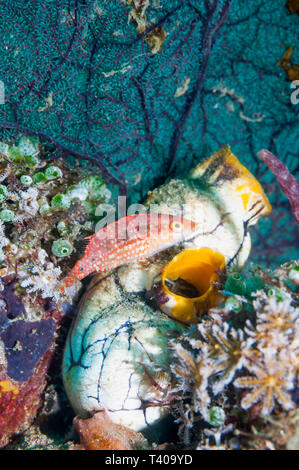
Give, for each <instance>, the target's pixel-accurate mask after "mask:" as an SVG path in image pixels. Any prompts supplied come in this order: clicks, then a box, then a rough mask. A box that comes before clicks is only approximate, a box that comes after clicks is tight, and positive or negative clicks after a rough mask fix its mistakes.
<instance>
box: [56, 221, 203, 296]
mask: <svg viewBox="0 0 299 470" xmlns="http://www.w3.org/2000/svg"><path fill="white" fill-rule="evenodd" d="M199 227H200V225H199V224H198V223H195V222H193V221H192V220H189V219H185V218H183V217H182V216H173V215H170V214H135V215H131V216H127V217H123V218H121V219H119V220H117V221H116V222H112V223H111V224H109V225H107V226H106V227H104V228H103V229H101V230H99V231H98V232H96V233H95V234H94V235H91V236H89V237H86V240H88V245H87V247H86V250H85V252H84V256H83V257H82V258H81V259H80V260H79V261H78V262H77V263H76V264H75V266H74V267H73V269H72V270H71V272H70V273H69V274H68V275H67V276H66V277H65V278H64V279H63V281H62V285H61V287H60V290H61V291H64V290H65V288H66V287H70V286H71V285H72V284H73V283H74V282H76V281H78V280H81V279H83V278H85V277H86V276H88V275H89V274H92V273H95V272H103V271H107V270H110V269H113V268H117V267H118V266H121V265H123V264H127V263H130V262H132V261H137V260H139V261H140V260H143V259H145V258H148V257H150V256H153V255H155V254H156V253H159V252H160V251H163V250H166V249H167V248H170V247H171V246H174V245H177V244H179V243H182V242H185V241H188V240H190V239H191V238H192V237H193V236H195V235H196V234H197V233H198V231H199Z"/></svg>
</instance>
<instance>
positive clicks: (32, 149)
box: [18, 137, 39, 157]
mask: <svg viewBox="0 0 299 470" xmlns="http://www.w3.org/2000/svg"><path fill="white" fill-rule="evenodd" d="M18 147H19V149H20V151H21V152H22V154H23V155H24V156H26V157H27V156H32V155H36V154H37V153H38V152H39V149H38V141H37V140H36V139H34V138H33V137H21V139H20V140H19V143H18Z"/></svg>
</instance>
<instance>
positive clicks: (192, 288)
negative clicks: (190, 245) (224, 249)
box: [160, 248, 225, 323]
mask: <svg viewBox="0 0 299 470" xmlns="http://www.w3.org/2000/svg"><path fill="white" fill-rule="evenodd" d="M224 268H225V258H224V256H223V255H222V254H221V253H219V252H218V251H215V250H212V249H211V248H199V249H190V250H185V251H182V252H181V253H179V254H178V255H176V256H175V257H174V258H173V259H172V260H171V261H170V263H168V264H167V266H166V267H165V268H164V270H163V272H162V291H163V294H164V296H165V299H167V301H166V302H163V304H162V305H161V306H160V308H161V310H162V311H164V312H165V313H167V314H168V315H170V316H172V317H173V318H175V319H177V320H179V321H182V322H187V323H196V322H197V320H198V316H200V315H202V314H203V313H206V312H207V311H208V310H209V308H211V307H216V306H217V305H220V304H221V303H222V302H223V300H224V297H223V296H222V295H221V294H219V293H218V291H217V288H216V285H215V284H216V283H217V281H219V277H220V275H221V272H222V271H223V270H224Z"/></svg>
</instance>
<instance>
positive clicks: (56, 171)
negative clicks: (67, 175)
mask: <svg viewBox="0 0 299 470" xmlns="http://www.w3.org/2000/svg"><path fill="white" fill-rule="evenodd" d="M62 176H63V173H62V171H61V169H60V168H58V166H54V165H53V166H48V168H46V169H45V177H46V179H47V180H55V179H56V178H61V177H62Z"/></svg>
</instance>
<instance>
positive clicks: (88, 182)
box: [78, 175, 105, 201]
mask: <svg viewBox="0 0 299 470" xmlns="http://www.w3.org/2000/svg"><path fill="white" fill-rule="evenodd" d="M104 183H105V180H104V179H103V178H100V177H99V176H98V175H90V176H87V177H86V178H84V179H83V180H82V181H80V183H78V186H80V187H84V188H86V189H87V191H88V194H89V199H91V200H94V201H97V200H99V199H101V198H102V197H103V186H104Z"/></svg>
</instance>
